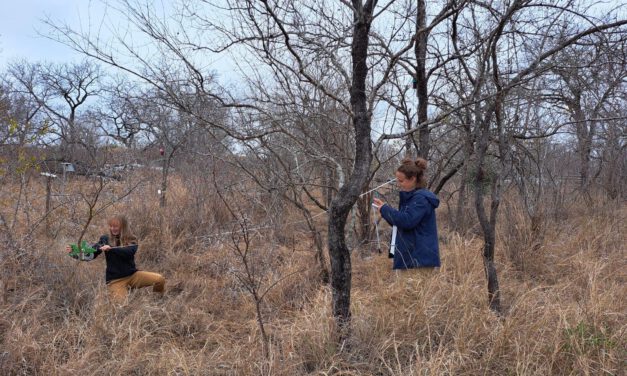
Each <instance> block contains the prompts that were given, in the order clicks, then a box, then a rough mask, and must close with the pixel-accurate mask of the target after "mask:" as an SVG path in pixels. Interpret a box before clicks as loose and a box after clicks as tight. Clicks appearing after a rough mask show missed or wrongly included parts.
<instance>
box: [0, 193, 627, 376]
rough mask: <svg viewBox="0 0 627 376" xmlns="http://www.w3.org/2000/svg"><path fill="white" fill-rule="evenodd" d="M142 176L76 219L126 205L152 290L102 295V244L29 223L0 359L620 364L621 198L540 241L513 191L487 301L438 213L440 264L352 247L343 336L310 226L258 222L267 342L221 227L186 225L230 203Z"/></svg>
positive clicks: (7, 297)
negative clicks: (494, 305)
mask: <svg viewBox="0 0 627 376" xmlns="http://www.w3.org/2000/svg"><path fill="white" fill-rule="evenodd" d="M154 188H155V187H152V186H146V187H144V190H138V191H137V192H136V193H135V194H134V196H132V197H130V198H129V199H128V200H126V201H125V202H120V203H118V204H116V205H115V206H113V207H111V208H110V209H109V210H107V213H106V214H103V215H102V216H101V217H100V218H98V219H97V223H96V224H94V226H93V228H90V231H89V236H91V237H95V236H97V235H98V234H99V233H100V232H102V231H103V228H102V227H101V226H102V225H103V223H104V221H105V218H106V215H108V214H111V213H113V212H116V211H120V210H124V212H125V213H127V214H128V215H129V217H130V218H131V219H132V223H133V224H134V228H135V230H136V232H137V233H138V234H139V236H140V244H141V245H140V251H139V253H138V257H137V262H138V265H139V266H140V268H142V269H145V270H154V271H158V272H160V273H163V274H164V275H165V276H166V278H167V287H168V291H167V293H166V294H165V295H164V296H163V297H162V298H160V297H158V296H155V295H153V294H152V293H151V292H150V291H149V290H148V289H143V290H138V291H133V292H132V293H131V295H130V298H129V301H128V303H127V304H124V305H123V306H121V307H113V306H111V304H109V301H108V299H107V297H106V288H105V285H104V267H105V265H104V260H102V259H97V260H95V261H93V262H89V263H77V262H76V261H74V260H72V259H70V258H69V257H67V256H65V255H64V254H63V251H62V249H63V247H64V244H65V243H66V242H67V241H68V240H70V239H72V234H71V231H69V230H68V232H67V233H65V232H64V230H62V231H61V232H60V234H59V236H58V237H57V238H56V239H52V238H48V237H46V236H45V234H44V233H42V232H38V233H37V235H36V236H35V237H34V238H33V239H30V240H29V242H28V244H29V247H28V249H27V251H26V250H24V249H22V250H11V249H5V250H3V258H2V260H1V262H0V268H1V271H2V278H1V279H2V281H3V284H4V287H3V288H4V291H2V295H3V299H0V370H2V371H1V372H0V373H2V374H3V375H4V374H6V375H76V374H81V375H83V374H84V375H306V374H315V375H331V374H335V375H621V374H625V369H627V364H626V363H625V359H627V348H626V346H627V341H626V337H625V336H626V330H627V321H626V320H625V319H626V317H625V312H627V299H625V296H627V287H626V286H627V284H626V283H625V282H626V279H627V275H626V272H625V270H627V269H626V268H625V267H626V266H627V265H626V260H627V258H626V257H625V256H626V255H625V244H626V242H625V233H626V232H625V230H626V229H625V223H626V221H625V217H626V215H627V208H625V205H624V203H616V202H613V203H603V202H596V203H592V204H591V205H588V206H586V207H584V206H582V205H575V204H573V205H571V206H569V207H568V208H567V211H568V216H567V218H564V219H563V220H561V221H559V222H558V221H555V220H547V221H546V222H545V225H544V226H545V227H544V232H543V237H542V239H541V241H540V242H538V241H537V239H533V233H532V229H531V226H530V224H529V222H528V220H527V219H526V217H525V215H524V212H523V211H522V209H521V208H520V207H517V204H516V202H515V201H514V200H512V202H511V203H510V204H509V205H510V206H508V207H507V208H506V210H507V213H508V216H507V218H502V219H501V224H500V226H499V241H498V244H497V255H498V271H499V277H500V283H501V288H502V299H503V306H504V307H505V313H504V315H503V316H501V317H497V316H496V315H494V314H493V313H492V312H491V311H490V310H489V309H488V307H487V293H486V286H485V277H484V274H483V266H482V261H481V254H480V252H481V245H482V244H481V240H480V239H479V238H478V237H476V236H473V235H466V236H461V235H459V234H456V233H452V232H449V231H447V229H446V228H443V227H442V228H441V253H442V258H443V266H442V268H441V269H440V271H439V272H438V273H437V274H436V275H434V276H432V277H424V278H423V277H420V276H418V275H415V274H412V273H411V272H410V273H402V274H397V273H395V272H393V271H391V270H390V261H389V260H388V259H387V257H386V256H385V255H376V256H375V257H372V258H368V257H366V258H363V257H354V258H353V265H354V268H353V295H352V312H353V320H352V330H353V331H352V335H351V338H350V340H349V341H348V342H347V343H345V344H343V347H340V345H339V344H338V343H337V338H335V337H334V334H333V333H334V322H333V319H332V314H331V309H330V308H331V291H330V290H329V287H328V286H325V285H322V284H321V283H320V282H319V280H318V277H317V271H316V270H315V267H316V264H315V263H314V261H313V249H312V246H311V244H310V240H309V238H308V236H307V235H303V234H299V233H298V232H294V233H291V234H289V235H291V237H292V238H294V239H297V240H296V241H295V242H293V243H289V242H288V243H289V244H288V243H285V242H281V241H279V240H277V239H276V238H275V237H273V236H272V235H271V234H268V233H263V232H262V233H259V234H258V235H257V236H256V237H254V241H253V242H252V243H251V244H252V245H251V250H250V252H251V253H250V257H251V260H253V261H258V262H257V263H256V264H255V265H257V266H258V269H257V271H256V272H257V273H258V274H257V276H258V277H259V279H258V281H259V283H260V285H262V286H267V287H268V288H269V292H268V294H267V295H266V297H265V299H264V301H263V304H262V306H261V307H262V312H261V313H262V319H263V320H264V323H265V325H266V330H267V331H268V337H269V338H268V344H267V345H268V347H267V352H266V353H264V351H263V346H262V338H261V335H260V331H259V325H258V322H257V319H258V316H257V312H256V306H255V301H254V299H252V297H251V295H250V294H249V293H248V292H247V290H246V288H245V286H243V285H242V283H241V281H240V280H239V279H238V278H237V273H239V272H241V270H242V269H241V263H240V262H239V261H240V260H238V259H237V257H234V254H233V252H232V249H231V248H229V241H230V239H229V237H222V238H202V237H198V236H199V235H202V234H206V233H214V232H220V231H225V230H228V228H226V227H225V226H220V225H218V224H216V222H219V223H222V224H224V223H225V222H228V220H229V216H228V213H226V211H225V209H224V208H223V207H220V205H219V204H217V203H216V202H217V200H211V202H212V204H208V203H207V204H205V205H204V206H200V207H199V205H198V200H197V198H195V197H191V195H192V193H190V191H189V190H188V189H187V188H186V187H185V185H184V184H182V183H181V182H176V181H174V182H173V185H172V187H171V188H170V189H169V191H170V193H169V194H170V196H169V197H168V200H169V203H170V205H169V207H168V208H167V209H166V210H165V211H161V210H160V209H159V207H158V202H157V200H156V199H155V200H151V199H149V197H151V196H150V192H152V191H153V189H154ZM36 193H37V192H33V195H32V197H36V196H37V194H36ZM8 204H10V201H5V202H3V205H8ZM31 207H32V208H37V207H39V206H38V205H36V204H33V205H32V206H31ZM32 210H35V209H32ZM63 210H65V213H72V212H73V211H72V208H65V209H63ZM59 218H60V219H59V220H62V218H63V216H60V217H59ZM203 218H205V219H204V220H203ZM207 218H210V219H211V220H206V219H207ZM299 219H300V218H293V221H298V220H299ZM203 221H206V222H203ZM214 221H215V222H214ZM62 227H63V226H62ZM68 228H70V229H71V226H69V227H68ZM201 230H202V231H201ZM22 233H24V232H19V234H22ZM285 235H286V234H282V236H285ZM268 255H271V256H272V257H270V258H268Z"/></svg>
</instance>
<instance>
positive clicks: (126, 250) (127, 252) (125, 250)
mask: <svg viewBox="0 0 627 376" xmlns="http://www.w3.org/2000/svg"><path fill="white" fill-rule="evenodd" d="M107 252H113V253H116V254H118V255H120V256H125V257H128V258H131V257H133V256H135V252H137V244H129V245H127V246H126V247H120V248H114V249H111V250H109V251H107Z"/></svg>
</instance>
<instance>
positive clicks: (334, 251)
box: [328, 0, 376, 341]
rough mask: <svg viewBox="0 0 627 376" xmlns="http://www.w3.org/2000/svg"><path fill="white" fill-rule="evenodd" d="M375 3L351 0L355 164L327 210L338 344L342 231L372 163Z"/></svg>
mask: <svg viewBox="0 0 627 376" xmlns="http://www.w3.org/2000/svg"><path fill="white" fill-rule="evenodd" d="M375 3H376V1H374V0H367V1H366V4H362V2H361V0H353V7H354V12H355V13H354V21H355V22H354V26H353V41H352V45H351V55H352V67H353V77H352V83H351V89H350V102H351V109H352V122H353V127H354V130H355V161H354V165H353V171H352V173H351V175H350V177H349V178H348V181H347V182H346V183H345V184H344V185H343V186H342V187H341V188H340V190H339V191H338V194H337V195H336V196H335V198H334V199H333V201H332V203H331V207H330V208H329V239H328V241H329V259H330V261H331V287H332V291H333V316H334V317H335V319H336V323H337V324H338V326H339V330H340V341H343V340H345V339H346V338H347V336H348V335H349V334H350V317H351V313H350V292H351V258H350V253H349V250H348V247H347V246H346V239H345V228H346V220H347V217H348V214H349V212H350V210H351V208H352V207H353V205H354V204H355V201H357V199H358V198H359V193H360V192H361V189H362V188H363V187H364V185H365V184H366V181H367V179H368V176H369V172H370V164H371V162H372V145H371V140H370V122H371V118H372V114H371V113H370V111H369V110H368V105H367V101H366V76H367V75H368V65H367V64H366V58H367V57H368V43H369V31H370V25H371V22H372V12H373V10H374V5H375Z"/></svg>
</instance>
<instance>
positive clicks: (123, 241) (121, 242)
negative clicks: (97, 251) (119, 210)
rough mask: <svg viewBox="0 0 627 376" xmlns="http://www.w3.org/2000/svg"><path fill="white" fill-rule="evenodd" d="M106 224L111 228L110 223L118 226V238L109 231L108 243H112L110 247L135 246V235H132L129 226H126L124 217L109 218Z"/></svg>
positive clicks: (126, 221)
mask: <svg viewBox="0 0 627 376" xmlns="http://www.w3.org/2000/svg"><path fill="white" fill-rule="evenodd" d="M107 223H108V224H109V226H111V224H112V223H117V224H118V225H119V226H120V235H119V237H118V236H114V235H113V234H112V233H111V230H109V243H114V244H110V245H112V246H114V247H117V246H126V245H129V244H137V237H135V235H133V233H132V232H131V230H130V226H129V225H128V220H127V219H126V217H125V216H123V215H115V216H113V217H111V218H109V221H108V222H107Z"/></svg>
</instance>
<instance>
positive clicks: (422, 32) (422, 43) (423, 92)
mask: <svg viewBox="0 0 627 376" xmlns="http://www.w3.org/2000/svg"><path fill="white" fill-rule="evenodd" d="M417 11H418V14H417V16H416V45H415V47H414V52H415V54H416V97H417V98H418V126H419V130H418V145H419V150H418V156H419V157H422V158H424V159H428V157H429V149H430V146H431V145H430V144H431V140H430V131H429V126H428V125H427V106H428V104H429V103H428V94H429V93H428V89H427V69H426V64H425V63H426V59H427V38H428V37H429V32H428V31H427V29H426V27H427V9H426V4H425V0H418V9H417Z"/></svg>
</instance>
